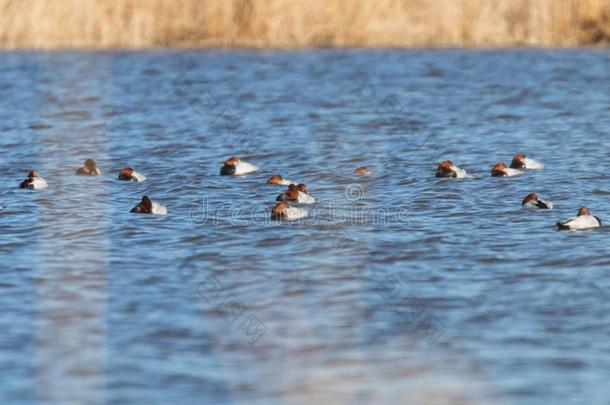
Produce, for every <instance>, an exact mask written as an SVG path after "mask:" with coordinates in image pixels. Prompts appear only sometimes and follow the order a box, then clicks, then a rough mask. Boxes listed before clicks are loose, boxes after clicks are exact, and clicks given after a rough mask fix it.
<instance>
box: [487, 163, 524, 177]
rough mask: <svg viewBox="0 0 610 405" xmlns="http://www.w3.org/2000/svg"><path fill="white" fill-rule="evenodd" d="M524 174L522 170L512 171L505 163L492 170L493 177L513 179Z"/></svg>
mask: <svg viewBox="0 0 610 405" xmlns="http://www.w3.org/2000/svg"><path fill="white" fill-rule="evenodd" d="M520 174H523V172H522V171H521V170H517V169H512V168H510V167H507V166H506V164H505V163H504V162H500V163H498V164H497V165H495V166H494V167H492V168H491V176H492V177H512V176H518V175H520Z"/></svg>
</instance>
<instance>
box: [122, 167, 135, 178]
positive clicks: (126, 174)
mask: <svg viewBox="0 0 610 405" xmlns="http://www.w3.org/2000/svg"><path fill="white" fill-rule="evenodd" d="M134 172H135V170H133V169H132V168H131V167H125V168H123V169H121V171H120V172H119V180H132V179H133V173H134Z"/></svg>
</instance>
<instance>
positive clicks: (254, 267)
mask: <svg viewBox="0 0 610 405" xmlns="http://www.w3.org/2000/svg"><path fill="white" fill-rule="evenodd" d="M0 133H1V136H0V151H1V154H0V156H1V157H0V159H1V160H0V205H4V206H5V207H6V208H5V209H4V210H3V211H1V213H0V269H1V270H0V274H1V275H2V278H1V280H0V308H2V312H1V313H0V329H1V330H2V333H1V334H0V370H1V372H2V378H1V379H0V402H2V403H5V404H8V403H19V404H33V403H61V404H70V403H75V404H80V403H82V404H84V403H87V404H101V403H108V404H119V403H141V404H167V403H170V402H174V403H210V404H300V403H303V404H305V403H318V404H368V403H400V404H486V403H494V404H495V403H499V404H540V403H553V404H559V403H561V404H607V403H610V389H609V388H608V380H610V339H609V338H610V315H609V314H610V299H609V298H610V278H609V277H608V271H609V269H610V243H609V240H610V228H601V229H599V230H593V231H588V232H578V233H569V232H568V233H566V232H558V231H556V229H555V227H554V224H555V222H556V221H558V220H560V219H564V218H567V217H570V216H573V215H574V214H576V211H577V210H578V208H579V207H580V206H581V205H586V206H588V207H589V208H590V209H591V211H592V212H593V213H594V214H595V215H598V216H599V217H601V218H602V220H604V219H606V220H608V221H610V208H609V205H608V200H609V198H610V171H608V170H607V161H608V158H609V152H608V151H609V150H610V54H609V53H608V52H607V51H606V50H578V51H576V50H570V51H555V50H535V49H532V50H504V51H470V50H465V51H461V50H440V51H429V50H421V51H390V50H378V51H375V50H371V51H364V50H344V51H337V50H322V51H301V52H289V51H269V52H263V51H261V52H253V51H252V52H250V51H207V52H196V51H154V52H152V51H151V52H103V53H86V52H82V53H80V52H74V53H70V52H66V53H61V52H59V53H38V52H14V53H0ZM518 152H525V153H527V154H529V155H531V156H532V157H534V158H536V159H537V160H540V161H542V162H544V163H545V164H546V168H545V169H544V170H540V171H531V172H528V173H526V174H524V175H523V176H520V177H518V178H510V179H498V178H491V177H489V168H490V167H491V166H492V165H493V164H495V163H497V162H499V161H505V162H507V163H509V161H510V159H511V157H512V156H513V155H514V154H516V153H518ZM231 155H239V156H241V157H242V158H243V159H244V160H247V161H249V162H251V163H254V164H256V165H258V166H259V167H261V169H262V170H261V171H260V172H258V173H255V174H252V175H248V176H243V177H224V176H223V177H221V176H219V169H220V166H221V164H222V162H223V161H224V160H225V159H227V158H228V157H229V156H231ZM90 157H91V158H93V159H95V160H96V161H97V163H98V165H99V166H100V168H101V170H102V171H103V174H102V176H100V177H98V178H80V177H76V176H74V170H75V169H76V168H77V167H79V166H80V165H81V164H82V162H83V161H84V160H85V159H86V158H90ZM445 159H451V160H453V161H454V162H456V163H457V164H458V165H459V166H461V167H463V168H465V169H467V170H468V171H469V172H470V173H471V174H472V176H473V177H472V178H471V179H465V180H457V181H446V180H438V179H435V178H434V177H433V174H434V171H435V168H436V164H437V163H438V162H440V161H441V160H445ZM127 165H130V166H133V167H134V168H136V170H138V171H139V172H141V173H143V174H144V175H146V176H147V178H148V179H147V181H145V182H143V183H126V182H119V181H116V176H117V173H118V171H119V169H120V168H122V167H124V166H127ZM363 165H367V166H369V167H370V168H371V169H372V170H373V172H374V175H373V176H368V177H358V176H356V175H354V174H353V170H354V169H355V168H356V167H358V166H363ZM32 169H36V170H38V171H39V172H40V174H41V175H42V176H43V177H45V178H46V180H47V182H48V183H49V188H48V189H47V190H44V191H40V192H34V191H26V190H20V189H19V188H18V185H19V183H20V181H21V180H23V178H25V176H26V175H27V172H28V171H30V170H32ZM272 174H281V175H283V176H284V177H287V178H289V179H293V180H295V181H299V182H304V183H306V184H307V185H308V187H309V190H310V193H311V194H312V195H313V196H315V197H316V199H317V200H318V202H317V204H316V205H315V206H312V207H310V214H311V215H310V218H308V219H306V220H304V221H301V222H298V223H278V222H274V221H271V220H270V219H269V210H270V209H271V207H272V206H273V204H274V200H275V197H276V196H277V195H278V194H279V193H280V192H281V191H283V188H282V187H275V186H271V185H267V184H266V183H265V182H266V180H267V178H269V177H270V176H271V175H272ZM534 191H535V192H538V193H539V194H540V195H541V197H543V198H545V199H549V200H551V201H553V202H554V203H555V205H556V209H555V210H552V211H526V210H523V209H522V208H521V206H520V203H521V200H522V199H523V197H525V196H526V195H527V194H528V193H530V192H534ZM143 195H149V196H151V197H152V198H153V199H154V200H158V201H160V202H161V203H163V204H164V205H167V207H168V209H169V215H167V216H139V215H134V214H130V213H129V211H130V209H131V208H132V207H133V206H134V205H135V204H136V203H138V202H139V200H140V198H141V197H142V196H143Z"/></svg>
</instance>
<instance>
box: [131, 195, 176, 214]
mask: <svg viewBox="0 0 610 405" xmlns="http://www.w3.org/2000/svg"><path fill="white" fill-rule="evenodd" d="M130 212H131V213H132V214H156V215H166V214H167V208H166V207H164V206H163V205H161V204H159V203H158V202H156V201H152V200H151V199H150V198H148V197H147V196H144V197H142V201H140V203H139V204H138V205H136V206H135V207H133V208H132V210H131V211H130Z"/></svg>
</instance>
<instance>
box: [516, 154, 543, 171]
mask: <svg viewBox="0 0 610 405" xmlns="http://www.w3.org/2000/svg"><path fill="white" fill-rule="evenodd" d="M510 167H511V168H512V169H523V170H534V169H542V168H544V165H543V164H542V163H540V162H537V161H535V160H534V159H530V158H528V157H527V156H525V155H523V154H519V155H515V157H513V160H512V162H510Z"/></svg>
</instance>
